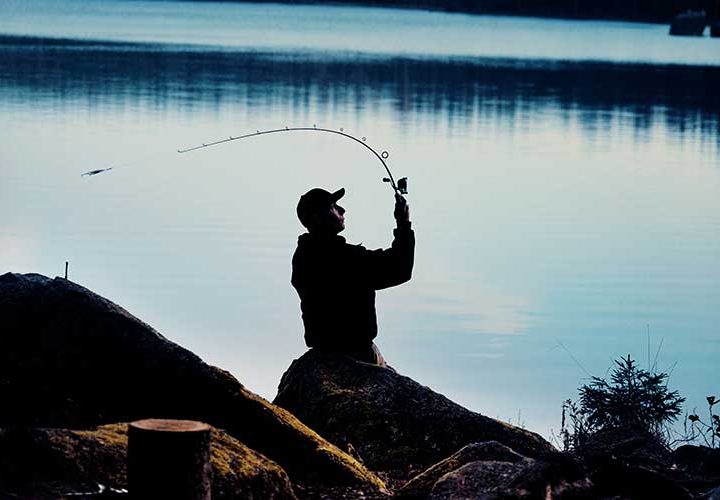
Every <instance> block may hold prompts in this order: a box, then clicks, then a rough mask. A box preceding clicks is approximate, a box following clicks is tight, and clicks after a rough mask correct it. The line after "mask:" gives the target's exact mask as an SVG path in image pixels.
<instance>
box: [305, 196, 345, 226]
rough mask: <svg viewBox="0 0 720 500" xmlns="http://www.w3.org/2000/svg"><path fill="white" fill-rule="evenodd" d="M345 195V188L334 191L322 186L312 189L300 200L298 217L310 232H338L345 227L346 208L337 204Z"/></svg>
mask: <svg viewBox="0 0 720 500" xmlns="http://www.w3.org/2000/svg"><path fill="white" fill-rule="evenodd" d="M344 195H345V189H344V188H340V189H338V190H337V191H335V192H334V193H331V192H329V191H325V190H324V189H320V188H313V189H311V190H310V191H308V192H307V193H305V194H304V195H302V196H301V197H300V201H298V204H297V216H298V219H300V222H301V223H302V225H303V226H305V227H306V228H307V229H308V231H310V232H321V233H329V234H338V233H339V232H340V231H342V230H343V229H345V217H343V214H344V213H345V209H344V208H343V207H341V206H340V205H338V204H337V201H338V200H339V199H340V198H342V197H343V196H344Z"/></svg>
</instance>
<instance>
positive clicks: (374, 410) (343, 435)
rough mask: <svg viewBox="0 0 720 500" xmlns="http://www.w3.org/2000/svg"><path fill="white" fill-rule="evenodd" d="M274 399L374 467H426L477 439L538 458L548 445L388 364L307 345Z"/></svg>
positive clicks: (389, 468)
mask: <svg viewBox="0 0 720 500" xmlns="http://www.w3.org/2000/svg"><path fill="white" fill-rule="evenodd" d="M274 403H275V404H276V405H279V406H282V407H283V408H286V409H287V410H289V411H291V412H292V413H293V414H294V415H296V416H297V417H298V418H300V419H301V420H302V421H303V422H304V423H305V424H307V425H309V426H311V427H312V428H314V429H316V430H317V431H318V432H320V433H321V434H322V435H323V436H324V437H325V438H327V439H329V440H330V441H332V442H333V443H335V444H337V445H338V446H340V447H341V448H344V447H347V446H348V445H351V446H352V447H353V448H354V450H355V451H356V452H357V453H358V454H359V456H360V458H361V459H362V460H363V462H364V463H365V464H366V465H367V466H368V467H370V468H371V469H373V470H385V471H405V472H407V471H410V470H418V469H422V468H425V467H427V466H429V465H431V464H433V463H436V462H438V461H440V460H442V459H444V458H446V457H448V456H450V455H451V454H453V453H455V452H456V451H458V450H459V449H460V448H462V447H463V446H465V445H467V444H470V443H473V442H479V441H498V442H500V443H502V444H504V445H506V446H509V447H510V448H512V449H513V450H515V451H516V452H518V453H520V454H522V455H524V456H528V457H536V456H540V455H543V454H546V453H552V452H553V451H554V448H553V447H552V446H551V445H550V444H549V443H548V442H547V441H545V440H544V439H543V438H541V437H540V436H539V435H537V434H535V433H532V432H529V431H526V430H523V429H520V428H518V427H514V426H512V425H509V424H506V423H503V422H500V421H498V420H495V419H493V418H489V417H485V416H483V415H480V414H479V413H475V412H472V411H470V410H467V409H465V408H463V407H462V406H460V405H458V404H456V403H453V402H452V401H450V400H449V399H447V398H446V397H444V396H442V395H440V394H438V393H436V392H433V391H432V390H430V389H429V388H427V387H425V386H422V385H420V384H418V383H417V382H415V381H414V380H412V379H410V378H408V377H404V376H402V375H400V374H398V373H396V372H395V371H393V370H391V369H386V368H380V367H378V366H373V365H370V364H367V363H361V362H358V361H354V360H352V359H350V358H347V357H345V356H339V355H329V354H323V353H320V352H315V351H314V350H310V351H308V352H307V353H305V354H304V355H303V356H302V357H301V358H299V359H297V360H295V361H294V362H293V363H292V365H291V366H290V368H289V369H288V370H287V372H286V373H285V375H283V378H282V380H281V382H280V387H279V390H278V395H277V397H276V398H275V401H274Z"/></svg>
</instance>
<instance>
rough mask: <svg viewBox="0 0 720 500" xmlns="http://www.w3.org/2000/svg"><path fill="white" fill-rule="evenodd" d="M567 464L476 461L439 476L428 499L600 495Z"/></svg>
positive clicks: (561, 499) (564, 499) (504, 499)
mask: <svg viewBox="0 0 720 500" xmlns="http://www.w3.org/2000/svg"><path fill="white" fill-rule="evenodd" d="M568 464H569V462H568V463H565V464H561V463H558V462H546V461H544V460H533V459H525V460H523V461H520V462H515V463H511V462H502V461H477V462H470V463H468V464H466V465H463V466H462V467H460V468H458V469H456V470H454V471H452V472H449V473H447V474H445V475H444V476H442V477H441V478H440V479H439V480H438V481H437V482H436V483H435V485H434V486H433V489H432V491H431V492H430V496H429V497H428V498H429V499H430V500H447V499H465V498H473V499H476V500H513V499H517V500H521V499H529V498H552V499H555V500H570V499H572V500H578V499H587V500H590V499H594V498H599V497H598V495H597V493H596V492H594V491H593V484H592V482H591V481H590V480H589V479H588V478H587V477H585V476H584V475H583V474H582V473H581V471H580V470H579V469H577V468H576V467H574V466H573V465H569V466H568Z"/></svg>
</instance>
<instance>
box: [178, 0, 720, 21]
mask: <svg viewBox="0 0 720 500" xmlns="http://www.w3.org/2000/svg"><path fill="white" fill-rule="evenodd" d="M180 1H190V2H193V3H198V2H205V1H219V2H225V3H278V4H284V5H327V6H354V7H382V8H395V9H412V10H430V11H439V12H448V13H458V14H471V15H498V16H518V17H538V18H552V19H571V20H586V21H625V22H640V23H654V24H669V23H670V21H671V20H672V18H673V17H674V16H676V15H677V14H679V13H680V12H684V11H686V10H688V9H692V10H704V11H705V12H706V13H707V15H708V17H709V18H710V19H711V20H720V3H718V2H713V1H711V0H673V1H670V2H667V1H661V0H633V1H625V0H605V1H603V0H582V1H581V0H543V1H539V2H521V1H519V0H329V1H323V0H299V1H297V0H286V1H281V0H180Z"/></svg>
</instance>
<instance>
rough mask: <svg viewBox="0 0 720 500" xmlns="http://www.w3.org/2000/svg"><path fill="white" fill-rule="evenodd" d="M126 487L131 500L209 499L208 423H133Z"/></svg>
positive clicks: (142, 421)
mask: <svg viewBox="0 0 720 500" xmlns="http://www.w3.org/2000/svg"><path fill="white" fill-rule="evenodd" d="M128 490H129V493H130V498H132V499H133V500H136V499H141V500H146V499H153V500H156V499H159V498H172V499H173V500H210V426H209V425H207V424H204V423H201V422H194V421H192V420H161V419H147V420H138V421H137V422H132V423H131V424H130V426H129V428H128Z"/></svg>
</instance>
